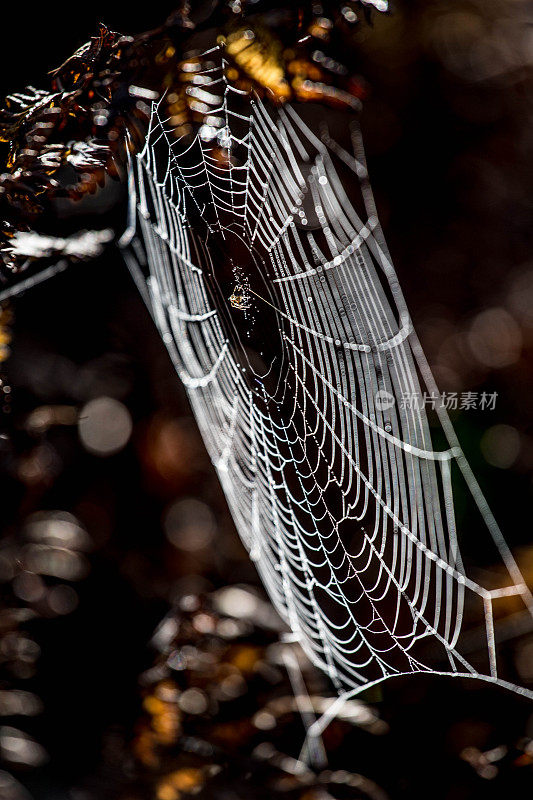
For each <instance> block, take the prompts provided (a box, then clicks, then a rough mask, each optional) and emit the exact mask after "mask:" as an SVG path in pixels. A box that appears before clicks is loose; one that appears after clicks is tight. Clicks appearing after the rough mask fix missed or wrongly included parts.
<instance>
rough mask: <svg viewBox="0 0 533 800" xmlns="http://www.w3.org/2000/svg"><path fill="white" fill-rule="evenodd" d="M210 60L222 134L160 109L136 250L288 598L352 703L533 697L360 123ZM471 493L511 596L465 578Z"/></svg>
mask: <svg viewBox="0 0 533 800" xmlns="http://www.w3.org/2000/svg"><path fill="white" fill-rule="evenodd" d="M201 63H202V68H201V69H199V71H198V76H200V86H201V88H200V90H199V91H200V92H201V96H200V95H199V102H201V103H204V105H205V108H207V109H208V110H209V109H210V117H209V120H211V122H212V124H211V123H210V122H209V120H208V124H204V125H202V126H201V127H200V128H199V130H198V132H197V133H196V134H195V135H194V136H192V135H187V136H183V137H177V138H176V135H175V132H174V130H173V127H172V125H171V123H170V120H167V119H165V116H164V111H163V110H164V100H162V101H160V102H159V103H154V104H153V107H152V114H151V122H150V126H149V131H148V134H147V136H146V143H145V146H144V148H143V150H142V152H140V153H138V154H137V155H136V156H132V157H131V159H130V164H129V197H130V217H129V224H128V229H127V231H126V233H125V234H124V236H123V237H122V241H121V244H122V247H123V248H124V254H125V257H126V260H127V262H128V265H129V267H130V269H131V272H132V274H133V276H134V278H135V280H136V282H137V284H138V286H139V288H140V290H141V292H142V293H143V296H144V297H145V299H146V302H147V304H148V306H149V308H150V309H151V311H152V314H153V316H154V319H155V321H156V323H157V325H158V328H159V330H160V333H161V335H162V338H163V340H164V342H165V344H166V346H167V348H168V351H169V353H170V355H171V358H172V360H173V363H174V365H175V368H176V370H177V372H178V374H179V376H180V378H181V380H182V381H183V383H184V385H185V387H186V389H187V392H188V395H189V398H190V402H191V405H192V408H193V411H194V414H195V416H196V419H197V422H198V425H199V427H200V430H201V432H202V434H203V438H204V441H205V444H206V447H207V449H208V451H209V454H210V456H211V459H212V461H213V463H214V465H215V467H216V470H217V472H218V475H219V478H220V481H221V484H222V486H223V489H224V492H225V495H226V497H227V501H228V504H229V507H230V509H231V512H232V515H233V517H234V520H235V523H236V526H237V529H238V531H239V534H240V536H241V538H242V540H243V542H244V544H245V546H246V547H247V549H248V551H249V553H250V556H251V558H252V559H253V560H254V561H255V563H256V565H257V569H258V571H259V573H260V576H261V578H262V581H263V583H264V585H265V587H266V589H267V591H268V593H269V595H270V597H271V599H272V602H273V603H274V605H275V607H276V609H277V610H278V611H279V613H280V615H281V616H282V617H283V619H284V620H285V621H286V623H287V624H288V626H290V629H291V631H292V634H293V636H294V638H295V639H296V640H297V641H298V642H299V643H300V644H301V645H302V647H303V648H304V650H305V651H306V653H307V654H308V655H309V656H310V658H311V659H312V660H313V662H314V663H315V664H316V665H318V666H319V667H320V668H321V669H322V670H324V671H325V672H326V673H327V674H328V675H329V677H330V678H331V680H332V682H333V683H334V685H335V687H336V689H337V691H338V692H339V693H340V694H341V695H343V696H346V694H347V693H348V694H356V693H357V692H358V691H360V690H361V689H362V688H365V687H367V686H369V685H371V684H373V683H376V682H379V681H382V680H383V679H385V678H388V677H391V676H395V675H403V674H409V673H417V672H437V673H442V674H456V675H463V676H470V677H485V678H486V679H487V680H489V681H493V682H499V683H502V684H504V685H507V686H512V688H515V689H516V690H517V691H521V692H523V693H526V694H531V693H530V692H528V690H526V689H522V688H520V687H517V686H514V685H511V684H508V683H506V682H505V681H502V680H501V679H500V677H499V672H498V667H499V665H498V655H497V649H496V641H495V640H496V634H495V623H494V618H495V614H494V608H495V604H497V602H498V601H499V600H501V599H506V598H507V599H509V598H514V600H513V602H514V603H516V604H518V606H520V607H521V609H522V613H524V614H526V615H529V614H531V611H532V608H533V603H532V597H531V593H530V591H529V589H528V587H527V585H526V583H525V581H524V579H523V577H522V575H521V573H520V571H519V569H518V567H517V564H516V562H515V560H514V558H513V556H512V554H511V551H510V550H509V548H508V546H507V545H506V543H505V541H504V539H503V537H502V535H501V532H500V529H499V527H498V525H497V523H496V521H495V519H494V517H493V515H492V514H491V512H490V510H489V507H488V505H487V503H486V501H485V499H484V497H483V495H482V493H481V491H480V489H479V486H478V484H477V483H476V480H475V478H474V476H473V474H472V472H471V470H470V468H469V466H468V464H467V462H466V460H465V457H464V455H463V453H462V450H461V448H460V446H459V442H458V440H457V437H456V435H455V433H454V431H453V428H452V426H451V423H450V420H449V418H448V415H447V412H446V410H445V409H444V408H443V407H442V406H437V409H436V415H437V416H438V432H437V433H438V435H437V436H436V435H435V426H433V427H432V428H430V421H429V419H428V413H427V410H426V407H425V406H424V405H423V404H418V403H415V404H409V403H404V402H402V398H404V397H405V396H406V395H409V396H418V397H420V396H421V395H422V393H423V392H429V393H432V394H433V395H436V394H437V387H436V385H435V383H434V381H433V378H432V376H431V372H430V370H429V368H428V366H427V362H426V360H425V358H424V355H423V352H422V349H421V347H420V344H419V342H418V339H417V337H416V334H415V332H414V330H413V326H412V323H411V319H410V316H409V313H408V311H407V308H406V305H405V302H404V299H403V296H402V293H401V290H400V287H399V284H398V279H397V276H396V274H395V271H394V268H393V265H392V262H391V259H390V255H389V253H388V250H387V247H386V244H385V241H384V237H383V234H382V230H381V227H380V224H379V221H378V218H377V215H376V209H375V206H374V200H373V196H372V191H371V188H370V183H369V178H368V171H367V166H366V162H365V156H364V150H363V145H362V139H361V135H360V130H359V127H358V124H357V121H356V120H355V119H351V121H349V122H348V121H347V118H346V114H345V113H340V112H339V113H336V112H333V111H332V112H331V113H330V111H328V112H327V113H325V112H324V109H320V108H319V107H317V106H315V107H313V106H306V105H305V106H304V105H291V104H289V105H286V106H284V107H271V106H270V105H269V104H268V103H267V102H264V101H263V100H261V99H260V98H259V97H257V96H255V95H253V94H251V95H250V94H245V93H243V92H241V91H239V90H238V89H237V88H235V87H234V86H232V85H231V84H230V83H229V82H228V81H227V80H226V78H225V67H226V64H225V61H224V50H223V48H222V47H216V48H214V49H213V50H211V51H208V52H207V53H205V54H203V56H202V61H201ZM436 438H437V439H439V441H442V442H443V446H441V447H435V446H434V444H433V441H434V440H435V439H436ZM453 475H457V476H458V477H459V476H460V477H461V480H463V481H464V483H465V486H466V487H467V491H468V492H469V493H470V496H471V498H472V501H473V503H474V505H475V506H476V508H477V511H478V513H479V515H480V517H481V518H482V520H483V526H484V533H485V538H486V542H487V546H489V544H490V546H491V547H492V548H493V549H494V552H495V554H496V555H497V558H498V560H499V563H500V567H499V569H498V570H497V579H498V582H496V580H493V579H492V578H491V579H490V580H489V581H488V582H487V581H484V582H483V581H482V580H481V579H480V578H479V575H480V574H481V575H483V573H482V572H481V571H478V572H476V571H475V570H474V571H473V572H472V570H470V569H469V568H467V567H466V566H465V565H464V563H463V558H462V554H461V548H460V546H459V536H458V531H457V526H456V518H455V508H456V502H455V497H454V488H453V487H452V476H453ZM463 535H467V532H466V534H463ZM465 615H466V616H468V617H469V618H470V617H475V616H476V615H477V616H478V617H479V619H480V629H479V630H478V634H479V635H480V636H481V640H482V643H481V646H480V647H478V648H477V651H476V652H475V654H474V655H472V654H473V648H472V646H471V643H470V640H469V637H468V635H467V632H466V631H465V625H464V620H465ZM478 638H479V637H478Z"/></svg>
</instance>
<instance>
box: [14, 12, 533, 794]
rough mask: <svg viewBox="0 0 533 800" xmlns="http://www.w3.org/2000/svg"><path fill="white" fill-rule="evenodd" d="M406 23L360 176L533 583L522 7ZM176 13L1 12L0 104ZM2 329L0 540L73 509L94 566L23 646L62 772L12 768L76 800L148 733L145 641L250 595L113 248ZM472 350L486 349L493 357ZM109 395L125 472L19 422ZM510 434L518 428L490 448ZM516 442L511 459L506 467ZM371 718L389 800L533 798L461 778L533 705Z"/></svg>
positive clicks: (164, 367) (498, 696) (392, 707)
mask: <svg viewBox="0 0 533 800" xmlns="http://www.w3.org/2000/svg"><path fill="white" fill-rule="evenodd" d="M397 7H398V11H397V13H396V14H395V15H394V16H393V17H391V18H389V19H386V20H379V21H377V22H376V26H375V28H374V30H373V31H370V32H367V33H365V35H364V36H363V35H362V36H361V41H360V47H361V60H360V68H361V73H362V74H363V76H364V78H365V79H366V80H367V81H368V84H369V87H370V96H369V98H368V99H367V101H366V102H365V105H364V111H363V114H362V126H363V134H364V136H365V143H366V147H367V151H368V156H369V161H370V174H371V178H372V179H373V185H374V190H375V192H376V197H377V201H378V206H379V211H380V216H381V220H382V223H383V225H384V228H385V233H386V235H387V238H388V242H389V246H390V248H391V251H392V255H393V258H394V260H395V264H396V268H397V271H398V273H399V277H400V282H401V285H402V287H403V289H404V291H405V293H406V296H407V301H408V305H409V307H410V310H411V314H412V316H413V319H414V322H415V325H416V327H417V329H418V331H419V333H420V336H421V339H422V343H423V345H424V347H425V350H426V353H427V355H428V357H429V361H430V364H431V365H432V366H433V368H434V371H435V373H436V377H437V380H438V382H439V385H440V386H441V388H442V390H445V391H482V390H484V391H489V392H494V391H497V392H498V401H497V406H496V410H495V411H493V412H483V413H482V412H475V411H469V412H466V411H465V412H463V413H460V414H456V415H455V424H456V427H457V429H458V432H459V434H460V437H461V442H462V444H463V446H464V449H465V451H466V453H467V456H468V457H469V459H470V462H471V464H472V466H473V467H474V470H475V472H476V474H477V475H478V477H479V479H480V482H481V484H482V486H483V488H484V490H485V492H486V494H487V496H488V497H489V499H490V502H491V505H492V508H493V510H494V511H495V513H496V516H497V518H498V519H499V520H500V521H501V523H502V527H503V530H504V533H505V535H506V537H507V539H508V541H509V542H510V543H511V544H512V546H513V547H515V548H517V553H518V555H519V556H520V557H521V561H520V563H521V565H522V566H523V567H524V570H525V572H526V575H528V576H529V578H530V579H532V578H533V554H532V552H531V550H530V549H529V545H530V543H531V531H530V523H529V519H530V508H531V500H532V496H531V495H532V482H531V473H532V469H533V437H532V430H531V421H532V419H533V415H532V410H533V408H532V406H533V385H532V380H533V363H532V345H533V312H532V311H531V308H533V265H532V264H531V262H530V258H531V252H532V247H531V244H532V241H531V239H532V233H531V219H532V215H531V212H532V208H531V205H532V200H531V196H532V193H531V178H530V169H531V168H530V164H531V149H532V147H533V132H532V131H533V126H532V124H531V122H532V119H531V117H532V104H531V99H532V93H531V88H532V87H531V70H530V67H529V65H528V63H527V41H526V35H525V32H526V31H527V30H528V18H527V12H528V4H526V3H514V4H513V3H503V2H501V3H500V2H486V3H483V4H481V3H479V4H478V3H475V2H471V3H467V2H429V3H428V2H411V3H409V4H407V3H404V4H402V3H398V4H397ZM170 10H172V4H169V5H165V4H153V3H152V4H149V5H148V6H146V8H140V7H137V6H134V5H133V4H130V5H128V6H126V5H124V4H115V6H110V5H109V4H101V3H91V4H89V3H79V4H73V3H70V4H61V3H54V4H53V6H52V5H51V4H46V3H42V4H40V5H38V6H37V5H36V6H35V7H34V8H32V7H31V6H30V5H28V4H22V3H20V4H10V5H9V7H8V8H6V9H4V10H3V13H2V30H1V32H0V41H1V45H2V46H1V47H0V94H3V93H6V92H7V91H13V90H19V89H22V88H23V87H24V85H25V84H27V83H33V84H35V85H36V86H45V85H46V73H47V71H48V70H50V69H52V68H54V67H55V66H58V65H59V64H60V63H61V62H62V61H63V60H64V59H65V58H66V57H67V56H68V55H70V54H71V53H72V52H73V50H74V49H76V48H77V47H78V46H79V45H80V44H82V43H83V42H84V41H86V40H87V38H88V37H89V36H90V35H91V34H92V33H94V32H95V29H96V25H97V23H98V22H99V21H103V22H105V23H106V24H107V25H108V26H109V27H111V28H114V29H116V30H120V31H121V32H125V33H129V32H137V31H141V30H146V29H147V28H150V27H152V26H155V25H157V24H159V23H160V22H161V21H162V20H163V19H164V18H165V16H166V15H167V13H168V12H169V11H170ZM529 21H531V20H529ZM13 308H14V314H15V322H14V326H13V330H14V341H13V347H12V350H13V353H12V356H11V359H10V361H9V363H8V366H7V370H8V374H9V378H10V381H11V385H12V390H13V391H12V402H11V406H12V411H11V412H10V414H9V415H6V417H5V426H4V427H5V429H6V432H7V433H8V434H9V436H10V440H9V443H8V444H5V445H4V448H5V452H4V459H3V463H4V470H3V473H4V477H3V485H4V487H5V493H4V492H3V493H2V494H3V497H4V499H3V501H2V516H3V519H4V520H5V536H6V540H9V541H10V542H15V545H13V546H16V541H17V536H18V535H19V532H20V530H21V529H23V528H24V524H25V522H26V521H27V519H28V517H29V516H30V515H31V514H33V513H35V512H37V511H42V510H55V509H61V510H65V511H68V512H71V513H72V514H74V515H75V516H76V518H77V519H78V520H79V521H80V524H81V525H82V527H83V528H84V529H86V530H87V531H88V533H89V535H90V538H91V541H92V545H91V550H90V552H88V553H87V554H86V556H85V558H86V560H87V563H88V565H89V567H90V569H89V572H88V574H87V576H86V577H84V578H82V579H81V580H80V581H78V582H77V583H76V593H77V596H78V601H77V607H76V609H75V610H73V611H72V613H70V614H68V615H56V616H54V615H53V614H44V615H40V616H38V617H37V619H36V620H34V621H33V622H32V623H30V626H29V630H30V634H31V636H32V637H33V638H34V639H35V640H36V641H37V642H38V643H39V645H40V647H41V657H40V658H39V659H38V668H37V669H36V672H35V674H34V676H33V677H31V678H29V682H30V684H31V687H30V688H31V690H32V691H34V692H35V693H36V694H37V695H39V697H40V698H41V699H42V701H43V704H44V713H43V714H42V715H41V716H39V717H38V718H32V719H30V720H29V721H28V722H24V725H23V726H22V725H21V727H24V728H25V730H26V731H28V732H29V733H30V734H31V735H32V736H33V737H34V738H35V739H36V740H37V741H38V742H40V743H41V744H42V745H43V746H44V747H45V748H46V750H47V752H48V754H49V757H50V758H49V761H48V763H47V765H46V766H44V767H42V768H40V769H38V770H26V771H25V770H21V771H20V774H19V778H22V780H23V781H25V782H26V783H27V784H28V785H29V786H30V787H31V788H32V791H33V793H34V796H35V797H36V798H38V800H40V799H41V798H48V797H54V798H61V800H63V798H64V797H69V798H72V800H76V795H75V794H72V793H70V794H69V791H70V789H69V787H72V786H76V785H79V784H81V783H82V782H83V780H84V779H85V778H86V777H87V776H88V775H89V776H91V775H96V774H102V771H103V772H104V773H105V770H106V769H107V768H108V766H109V765H107V766H106V763H105V758H106V756H105V753H106V752H107V750H106V748H108V745H107V744H106V742H108V741H109V739H110V737H111V738H112V737H113V735H115V734H114V732H115V733H116V732H117V731H118V734H117V735H118V736H119V738H121V741H123V742H124V743H125V744H124V746H127V741H128V736H129V732H131V730H132V727H133V725H134V721H135V719H136V717H137V715H138V713H139V702H140V701H139V693H138V689H137V679H138V675H139V673H140V672H141V670H142V669H144V668H146V667H148V666H149V664H150V662H151V659H152V653H151V651H150V649H149V647H148V646H147V642H148V640H149V638H150V636H151V634H152V632H153V630H154V628H155V627H156V625H157V623H158V622H159V620H160V619H161V617H162V616H163V615H164V614H165V613H166V611H167V610H168V608H169V607H170V605H171V604H172V602H173V599H174V598H175V597H176V596H177V595H178V594H179V593H180V592H182V591H183V590H184V587H186V586H188V585H192V586H193V587H198V586H199V587H202V586H206V587H210V586H217V585H224V584H226V583H231V582H240V581H243V582H251V583H257V578H256V577H255V572H254V569H253V567H252V566H251V565H250V564H249V562H248V560H247V558H246V556H245V554H244V551H243V549H242V547H241V546H240V544H239V542H238V539H237V534H236V532H235V531H234V528H233V526H232V523H231V521H230V519H229V515H228V512H227V509H226V507H225V503H224V500H223V498H222V495H221V491H220V489H219V487H218V483H217V480H216V477H215V475H214V472H213V470H212V468H211V466H210V464H209V462H208V460H207V457H206V454H205V452H204V449H203V445H202V443H201V441H200V439H199V435H198V433H197V431H196V427H195V424H194V421H193V420H192V418H191V416H190V410H189V408H188V405H187V401H186V398H185V395H184V392H183V390H182V388H181V387H180V385H179V383H178V381H177V379H176V377H175V375H174V374H173V370H172V368H171V365H170V361H169V359H168V357H167V355H166V352H165V350H164V348H163V345H162V343H161V342H160V340H159V337H158V334H157V333H156V331H155V329H154V327H153V325H152V323H151V320H150V318H149V316H148V314H147V313H146V311H145V309H144V308H143V305H142V303H141V301H140V299H139V298H138V296H137V294H136V291H135V288H134V287H133V285H132V282H131V280H130V278H129V275H128V273H127V270H126V268H125V266H124V265H123V264H122V263H121V260H120V257H119V256H118V255H117V254H116V253H115V252H114V251H110V252H109V253H107V254H106V255H104V256H103V257H102V258H100V259H99V260H98V261H97V262H95V263H88V264H78V265H75V266H73V267H71V268H70V270H69V271H68V272H67V273H65V274H63V275H61V276H59V277H57V278H56V279H54V281H52V282H50V283H49V284H46V285H42V286H40V287H39V288H36V289H35V290H33V292H31V293H28V294H26V295H25V296H24V297H22V298H21V299H19V300H18V301H17V302H16V303H15V304H14V306H13ZM495 311H496V313H494V312H495ZM480 337H481V339H482V341H483V342H484V343H485V344H486V347H484V348H481V351H479V349H477V348H476V342H478V341H479V339H480ZM101 394H106V395H110V396H112V397H115V398H116V399H118V400H119V401H120V402H121V403H123V404H124V405H125V406H126V407H127V409H128V411H129V413H130V415H131V418H132V421H133V433H132V436H131V438H130V440H129V443H128V444H127V446H126V447H125V448H124V449H123V450H122V451H121V452H120V453H118V454H117V455H114V456H110V457H109V458H102V457H98V456H94V455H91V454H90V453H88V452H86V451H85V450H84V448H83V447H82V446H81V444H80V442H79V438H78V434H77V430H76V426H54V427H52V428H50V429H49V430H47V431H46V432H45V433H42V434H39V435H35V434H34V433H31V432H28V425H27V420H28V415H30V414H31V413H32V411H35V409H36V408H40V407H49V406H54V405H55V406H57V405H68V406H72V407H75V408H80V407H82V406H83V405H84V403H86V402H87V401H89V400H90V399H91V398H93V397H95V396H99V395H101ZM499 425H505V426H509V427H508V428H506V429H498V428H496V430H495V433H494V435H493V436H492V437H488V438H487V431H488V430H490V429H494V428H495V426H499ZM509 428H512V429H513V430H514V433H513V434H512V436H513V437H514V439H513V441H515V440H516V442H517V443H518V444H517V445H516V447H515V451H514V457H513V453H511V455H509V452H508V446H507V443H508V437H509V435H510V432H509ZM484 437H485V438H484ZM169 443H170V444H169ZM190 497H193V498H195V499H197V500H199V501H200V502H202V503H205V504H206V505H207V506H208V507H209V508H210V509H211V511H212V513H213V514H214V518H215V520H216V538H215V541H216V547H214V546H213V540H211V544H210V546H208V547H206V548H204V549H202V548H200V549H197V550H193V551H187V550H184V549H181V548H180V547H176V546H174V545H173V544H172V542H171V541H169V538H168V537H167V536H165V530H164V525H163V523H162V520H163V519H164V515H165V511H166V510H167V509H168V508H169V507H170V506H171V505H172V504H173V503H175V502H176V501H180V500H182V499H184V498H190ZM194 575H196V576H198V577H196V578H195V579H192V578H191V576H194ZM191 581H193V583H192V584H191ZM531 582H532V581H530V583H531ZM19 600H20V598H19ZM528 646H529V647H530V649H529V650H527V647H528ZM523 647H524V648H525V650H518V649H512V650H509V653H508V654H507V658H508V660H509V662H510V664H511V669H512V670H517V669H518V674H519V676H518V680H523V681H525V680H526V679H527V677H529V679H530V680H531V678H533V668H531V666H530V667H529V672H528V670H527V663H526V664H525V666H524V663H525V662H527V660H528V659H529V661H530V654H531V644H530V642H529V640H528V639H527V638H526V640H525V644H524V645H523ZM528 654H529V655H528ZM511 662H512V663H511ZM517 663H518V664H519V666H520V664H521V667H520V668H517V666H516V665H517ZM520 669H521V670H522V672H521V673H520ZM22 683H24V681H22ZM22 683H21V685H22ZM452 684H453V685H452ZM24 685H25V686H26V687H28V681H26V683H25V684H24ZM380 698H381V699H380ZM378 705H379V707H380V710H381V713H382V714H383V715H384V717H385V718H386V719H387V720H388V721H389V723H390V725H391V734H390V736H389V738H388V740H387V742H385V743H384V744H383V743H381V742H380V745H379V749H378V746H377V744H375V742H374V740H372V741H371V742H367V741H365V742H362V743H361V750H360V755H359V759H360V760H361V762H362V763H361V764H360V765H358V766H359V768H360V769H361V770H362V771H364V770H365V769H366V771H367V774H369V773H372V776H373V777H374V779H375V780H376V781H377V782H382V783H383V785H385V788H386V789H387V791H388V792H389V794H390V795H391V797H393V798H396V797H398V798H400V797H402V798H403V797H406V798H417V797H427V796H428V792H429V793H430V794H431V796H434V797H441V796H442V797H447V798H450V799H451V798H467V797H479V798H487V797H501V795H502V793H503V792H506V794H507V795H508V796H509V797H513V798H515V797H516V798H521V797H524V798H525V797H529V796H530V795H531V788H532V787H533V777H532V773H531V766H530V765H528V763H526V764H525V765H524V766H517V764H516V763H515V761H516V759H514V760H513V757H511V756H508V757H507V760H506V759H504V760H503V762H502V763H501V764H499V771H497V774H496V775H495V776H493V777H492V779H490V780H489V779H487V778H483V777H479V775H478V774H477V773H476V771H475V770H474V769H473V768H472V767H471V766H470V765H469V764H467V763H466V762H465V761H464V759H463V760H462V759H461V758H460V752H461V749H462V748H463V747H464V746H465V743H466V745H471V746H475V747H478V748H479V749H480V750H488V749H490V748H493V747H496V746H499V745H505V746H507V747H508V748H509V750H508V752H509V753H511V754H512V753H514V752H515V749H518V750H519V749H520V747H522V749H523V742H524V741H525V740H527V737H531V736H533V720H532V719H531V715H532V709H531V705H530V703H529V702H528V701H524V700H521V699H520V698H518V697H517V696H514V695H511V694H509V693H507V692H504V691H502V690H497V689H492V688H490V687H489V688H487V687H480V686H475V687H472V686H470V685H467V684H464V683H460V682H457V683H455V682H453V681H444V680H441V679H434V680H432V681H429V680H427V679H415V678H412V679H409V681H401V682H400V681H398V682H396V683H394V684H390V685H389V684H387V685H385V686H384V687H383V690H382V694H381V695H380V696H379V697H378ZM355 757H356V756H355V755H354V758H355ZM351 766H353V765H351ZM105 774H107V773H105ZM108 784H109V785H110V781H108ZM109 791H110V790H109ZM90 796H91V795H90ZM92 796H95V797H97V798H98V800H100V795H98V794H97V795H92ZM101 796H103V795H101ZM109 796H112V794H110V795H109Z"/></svg>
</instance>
